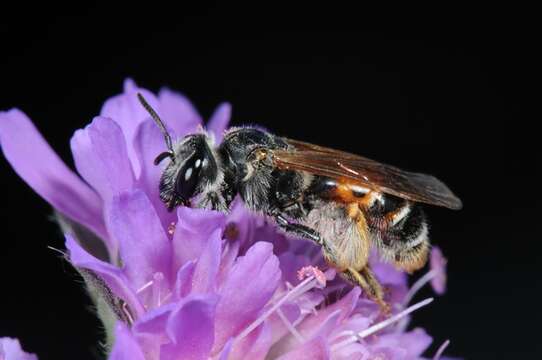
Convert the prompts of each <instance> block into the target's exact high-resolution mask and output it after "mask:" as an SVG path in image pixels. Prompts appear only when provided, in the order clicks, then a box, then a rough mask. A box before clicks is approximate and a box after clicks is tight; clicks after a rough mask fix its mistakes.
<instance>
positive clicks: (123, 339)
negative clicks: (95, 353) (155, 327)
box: [109, 322, 145, 360]
mask: <svg viewBox="0 0 542 360" xmlns="http://www.w3.org/2000/svg"><path fill="white" fill-rule="evenodd" d="M109 360H145V355H144V353H143V350H142V349H141V347H140V346H139V344H138V343H137V340H136V339H135V338H134V336H133V335H132V333H131V332H130V330H129V329H128V328H127V327H126V326H125V325H124V324H123V323H121V322H118V323H117V327H116V329H115V344H114V345H113V349H112V350H111V354H110V355H109Z"/></svg>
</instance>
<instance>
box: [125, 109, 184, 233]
mask: <svg viewBox="0 0 542 360" xmlns="http://www.w3.org/2000/svg"><path fill="white" fill-rule="evenodd" d="M133 146H134V149H135V152H136V156H137V158H138V161H139V163H140V164H141V171H140V173H139V176H138V178H137V187H139V188H141V189H143V191H145V193H146V194H147V196H148V197H149V199H150V200H151V202H152V204H153V206H154V209H155V210H156V213H157V214H158V216H159V217H160V219H161V220H162V226H163V227H164V229H167V227H168V226H169V225H170V224H171V223H172V222H173V221H174V220H175V213H172V212H169V211H168V210H167V208H166V206H165V205H164V203H163V202H162V201H161V200H160V191H159V187H160V177H161V175H162V171H163V166H155V165H154V159H155V158H156V156H157V155H158V154H160V153H162V152H164V151H166V150H167V149H166V143H165V141H164V137H163V136H162V133H161V132H160V129H158V126H156V124H155V123H154V121H153V120H152V119H147V120H145V121H143V122H141V123H140V124H139V126H138V127H137V129H136V133H135V138H134V144H133Z"/></svg>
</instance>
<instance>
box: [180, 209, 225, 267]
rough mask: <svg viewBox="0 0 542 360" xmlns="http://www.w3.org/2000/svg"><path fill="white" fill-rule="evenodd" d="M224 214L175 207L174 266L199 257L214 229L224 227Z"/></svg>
mask: <svg viewBox="0 0 542 360" xmlns="http://www.w3.org/2000/svg"><path fill="white" fill-rule="evenodd" d="M225 222H226V216H225V215H224V214H222V213H220V212H217V211H209V210H204V209H191V208H188V207H184V206H181V207H179V208H177V224H176V225H175V234H174V235H173V250H174V253H175V256H174V259H175V260H174V261H175V264H174V268H175V269H177V268H179V267H181V266H182V265H183V264H184V263H185V262H187V261H190V260H195V259H197V258H199V256H200V255H201V253H202V252H203V249H205V247H206V246H207V241H208V240H209V237H210V236H211V234H212V233H213V232H214V231H215V230H216V229H222V230H223V229H224V226H225Z"/></svg>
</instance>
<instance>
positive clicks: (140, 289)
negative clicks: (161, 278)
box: [136, 280, 154, 294]
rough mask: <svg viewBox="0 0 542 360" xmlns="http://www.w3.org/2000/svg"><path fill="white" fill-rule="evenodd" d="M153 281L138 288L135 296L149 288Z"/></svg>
mask: <svg viewBox="0 0 542 360" xmlns="http://www.w3.org/2000/svg"><path fill="white" fill-rule="evenodd" d="M153 282H154V281H153V280H151V281H149V282H148V283H146V284H145V285H143V286H142V287H140V288H139V289H138V290H137V291H136V294H140V293H141V292H142V291H143V290H145V289H147V288H148V287H149V286H151V285H152V283H153Z"/></svg>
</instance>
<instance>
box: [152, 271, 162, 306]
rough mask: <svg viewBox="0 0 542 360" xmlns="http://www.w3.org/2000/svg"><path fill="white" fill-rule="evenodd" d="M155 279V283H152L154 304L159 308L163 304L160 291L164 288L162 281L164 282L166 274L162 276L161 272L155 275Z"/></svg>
mask: <svg viewBox="0 0 542 360" xmlns="http://www.w3.org/2000/svg"><path fill="white" fill-rule="evenodd" d="M153 279H154V281H153V283H152V304H153V305H154V306H156V307H158V306H160V304H161V298H160V295H161V294H160V291H161V287H162V280H164V274H162V273H161V272H157V273H154V275H153Z"/></svg>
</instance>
